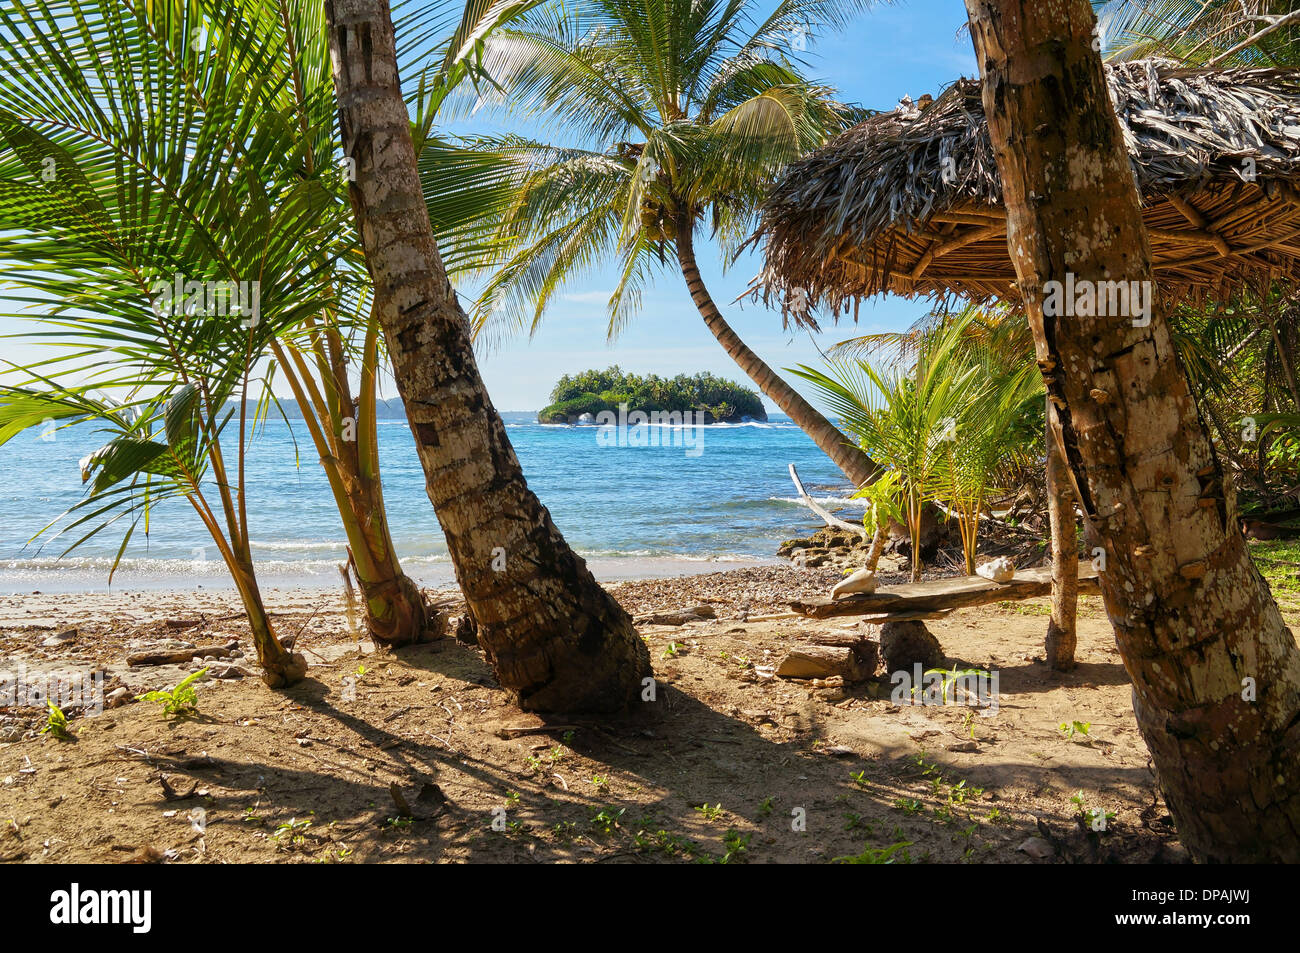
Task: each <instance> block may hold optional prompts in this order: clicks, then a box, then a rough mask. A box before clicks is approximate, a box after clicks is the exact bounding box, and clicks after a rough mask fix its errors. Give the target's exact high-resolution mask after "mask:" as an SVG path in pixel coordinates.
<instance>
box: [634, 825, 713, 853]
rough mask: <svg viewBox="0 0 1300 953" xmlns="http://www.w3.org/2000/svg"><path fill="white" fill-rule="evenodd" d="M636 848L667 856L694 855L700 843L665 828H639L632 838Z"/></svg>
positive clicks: (698, 851)
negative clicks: (654, 829)
mask: <svg viewBox="0 0 1300 953" xmlns="http://www.w3.org/2000/svg"><path fill="white" fill-rule="evenodd" d="M632 840H633V842H634V843H635V844H636V849H637V850H639V851H641V852H642V853H647V854H653V853H659V854H665V855H667V856H669V857H678V856H681V857H695V856H698V855H699V853H700V845H699V844H697V843H696V842H695V841H693V840H691V839H690V838H688V837H683V836H682V835H680V834H671V833H669V832H668V831H665V830H656V831H650V830H648V829H646V828H641V829H639V830H638V831H637V832H636V834H635V835H634V836H633V838H632Z"/></svg>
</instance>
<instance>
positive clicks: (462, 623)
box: [455, 614, 478, 645]
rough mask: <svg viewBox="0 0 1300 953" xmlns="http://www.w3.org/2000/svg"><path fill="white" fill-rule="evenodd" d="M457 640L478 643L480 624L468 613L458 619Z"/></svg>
mask: <svg viewBox="0 0 1300 953" xmlns="http://www.w3.org/2000/svg"><path fill="white" fill-rule="evenodd" d="M455 634H456V641H457V642H461V643H463V644H465V645H478V626H477V625H475V624H474V620H473V619H472V618H470V617H469V615H468V614H466V615H463V616H461V617H460V618H458V619H457V620H456V628H455Z"/></svg>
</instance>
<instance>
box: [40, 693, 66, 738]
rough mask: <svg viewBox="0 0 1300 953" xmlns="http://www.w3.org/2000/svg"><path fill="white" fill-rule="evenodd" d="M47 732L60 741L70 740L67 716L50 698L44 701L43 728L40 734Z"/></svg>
mask: <svg viewBox="0 0 1300 953" xmlns="http://www.w3.org/2000/svg"><path fill="white" fill-rule="evenodd" d="M47 731H48V732H49V733H50V734H51V735H53V736H54V737H55V738H58V739H59V740H60V741H71V740H72V732H70V731H69V730H68V716H67V715H65V714H64V713H63V709H62V708H60V707H59V706H58V705H56V704H54V700H53V699H51V698H47V699H45V727H44V728H42V729H41V730H40V734H42V735H43V734H45V733H46V732H47Z"/></svg>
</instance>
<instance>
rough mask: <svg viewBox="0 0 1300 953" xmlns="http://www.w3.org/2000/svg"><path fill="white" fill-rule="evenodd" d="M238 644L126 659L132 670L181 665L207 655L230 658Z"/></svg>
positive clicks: (133, 656)
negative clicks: (135, 668) (154, 666)
mask: <svg viewBox="0 0 1300 953" xmlns="http://www.w3.org/2000/svg"><path fill="white" fill-rule="evenodd" d="M238 644H239V643H238V642H227V643H226V644H225V645H200V646H198V647H196V648H192V649H168V650H166V651H162V652H136V653H135V654H134V655H128V656H127V657H126V664H127V665H129V666H131V667H132V668H134V667H136V666H139V665H181V664H184V663H185V662H189V661H191V660H193V659H196V658H203V657H204V656H205V655H212V656H215V657H216V658H230V656H231V654H232V653H233V652H234V651H235V647H236V646H237V645H238Z"/></svg>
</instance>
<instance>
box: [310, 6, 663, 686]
mask: <svg viewBox="0 0 1300 953" xmlns="http://www.w3.org/2000/svg"><path fill="white" fill-rule="evenodd" d="M325 9H326V13H327V16H328V17H329V18H330V21H329V26H330V29H329V37H330V55H331V58H332V59H333V63H334V82H335V87H336V91H337V97H338V104H339V127H340V129H341V132H342V136H343V144H344V148H345V151H346V154H348V155H350V156H355V157H356V159H357V162H356V181H355V182H354V183H353V184H352V187H351V190H350V197H351V199H352V203H353V206H354V208H355V210H356V216H357V222H358V226H359V227H358V231H359V232H360V234H361V236H362V238H363V240H364V241H363V243H364V248H365V256H366V263H367V266H368V267H369V270H370V272H371V274H372V275H373V277H374V288H375V313H376V317H377V319H378V320H379V322H380V324H381V326H382V327H383V330H384V335H385V337H386V339H387V341H388V347H389V353H390V355H391V357H392V361H393V373H394V377H395V379H396V381H397V385H398V389H399V390H400V392H401V394H402V399H403V400H404V401H405V403H406V407H407V422H408V423H409V425H410V427H411V433H412V436H413V437H414V439H415V445H416V450H417V452H418V453H419V455H420V462H421V464H422V465H423V467H424V473H425V482H426V484H427V488H428V493H429V499H430V501H431V502H432V503H433V506H434V512H435V514H436V515H437V517H438V521H439V522H440V523H441V525H442V527H443V531H444V533H445V535H446V537H447V547H448V549H449V550H450V552H451V557H452V562H453V564H454V565H455V567H456V577H457V580H458V581H459V582H460V586H461V590H462V592H464V594H465V601H466V605H467V608H468V615H469V618H470V620H471V621H472V622H474V623H475V624H476V626H477V634H478V642H479V644H480V645H481V646H482V647H483V649H484V650H485V652H486V653H487V656H488V659H489V660H490V661H491V662H492V665H493V668H494V669H495V671H496V674H497V678H498V680H499V681H500V683H501V684H502V686H504V687H505V688H507V689H509V690H511V691H514V692H515V693H517V695H518V698H519V701H520V704H521V705H523V706H524V707H527V708H532V709H535V710H544V711H582V710H588V711H610V710H618V709H624V708H627V707H629V706H630V705H632V704H633V703H634V702H635V701H636V700H637V699H638V698H640V699H642V700H651V699H652V698H653V684H652V683H653V679H652V678H651V675H650V655H649V652H648V651H647V650H646V646H645V642H644V641H643V640H642V639H641V638H640V636H639V635H638V634H637V631H636V629H635V627H634V626H633V624H632V619H631V617H630V616H628V614H627V612H626V611H624V609H623V608H622V607H621V606H620V605H619V604H618V603H617V602H616V601H615V600H614V599H613V598H612V597H611V596H610V595H609V594H608V593H607V592H605V590H603V589H602V588H601V587H600V586H599V584H597V582H596V580H595V578H594V577H593V576H592V574H591V571H590V570H589V569H588V568H587V566H586V564H585V563H584V562H583V560H582V559H581V558H579V557H578V556H577V554H576V553H574V552H573V551H572V550H571V549H570V548H569V546H568V544H567V543H566V542H565V540H564V537H563V536H561V535H560V532H559V530H558V529H556V527H555V525H554V523H553V522H552V521H551V517H550V514H549V513H548V512H547V510H546V508H545V507H544V506H542V504H541V502H540V501H539V500H538V499H537V497H536V495H535V494H534V493H533V492H532V491H531V490H529V489H528V485H527V482H526V481H525V479H524V474H523V470H522V469H521V468H520V466H519V460H518V458H516V456H515V453H514V450H513V448H512V447H511V445H510V440H509V437H508V436H507V434H506V429H505V425H504V423H503V422H502V420H501V416H500V414H498V413H497V411H496V409H495V408H494V407H493V406H492V401H491V399H490V397H489V396H488V393H487V391H486V389H485V387H484V385H483V379H482V377H481V376H480V374H479V371H478V364H477V361H476V359H475V356H474V351H473V347H472V344H471V341H470V335H469V323H468V321H467V319H466V316H465V313H464V311H462V310H461V308H460V304H459V302H458V301H457V298H456V294H455V292H454V290H453V289H452V287H451V284H450V282H449V281H448V280H447V274H446V270H445V268H444V266H443V262H442V258H441V256H440V254H439V252H438V245H437V242H436V240H435V237H434V232H433V228H432V226H431V224H430V220H429V215H428V213H427V209H426V205H425V199H424V194H423V192H422V190H421V183H420V179H419V176H418V174H417V170H416V151H415V141H414V137H413V136H412V134H411V133H412V128H411V127H412V123H411V122H409V121H408V112H407V106H406V103H405V102H404V101H403V99H402V92H401V82H400V76H399V71H398V60H397V50H396V44H395V39H394V30H393V23H392V14H391V12H390V10H389V6H388V3H387V2H386V0H349V2H348V3H347V4H346V5H345V4H341V3H340V4H338V5H337V6H336V5H335V4H334V3H333V2H328V3H326V6H325Z"/></svg>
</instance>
